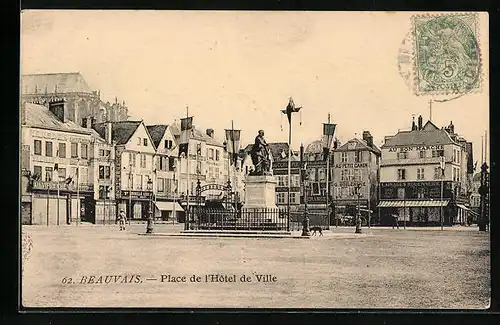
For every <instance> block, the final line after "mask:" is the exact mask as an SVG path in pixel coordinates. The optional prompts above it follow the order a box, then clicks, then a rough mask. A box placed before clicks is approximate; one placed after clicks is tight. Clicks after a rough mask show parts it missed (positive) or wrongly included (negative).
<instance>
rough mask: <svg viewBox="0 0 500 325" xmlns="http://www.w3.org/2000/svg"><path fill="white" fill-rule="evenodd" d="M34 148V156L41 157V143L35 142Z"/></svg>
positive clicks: (39, 141)
mask: <svg viewBox="0 0 500 325" xmlns="http://www.w3.org/2000/svg"><path fill="white" fill-rule="evenodd" d="M34 146H35V150H34V153H35V155H38V156H41V155H42V141H41V140H35V144H34Z"/></svg>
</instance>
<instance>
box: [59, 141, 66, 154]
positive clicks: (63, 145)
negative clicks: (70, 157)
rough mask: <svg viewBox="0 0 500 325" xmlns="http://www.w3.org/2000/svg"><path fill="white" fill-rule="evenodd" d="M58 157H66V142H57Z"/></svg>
mask: <svg viewBox="0 0 500 325" xmlns="http://www.w3.org/2000/svg"><path fill="white" fill-rule="evenodd" d="M59 158H66V143H62V142H61V143H59Z"/></svg>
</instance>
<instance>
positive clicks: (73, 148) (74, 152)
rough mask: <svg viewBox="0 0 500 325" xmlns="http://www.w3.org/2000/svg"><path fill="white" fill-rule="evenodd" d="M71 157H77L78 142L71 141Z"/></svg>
mask: <svg viewBox="0 0 500 325" xmlns="http://www.w3.org/2000/svg"><path fill="white" fill-rule="evenodd" d="M71 158H78V143H73V142H72V143H71Z"/></svg>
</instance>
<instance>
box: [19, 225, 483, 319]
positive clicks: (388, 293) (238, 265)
mask: <svg viewBox="0 0 500 325" xmlns="http://www.w3.org/2000/svg"><path fill="white" fill-rule="evenodd" d="M182 227H183V225H182V224H180V225H165V224H162V225H156V227H155V231H156V233H176V232H179V231H180V230H182ZM332 230H333V231H324V236H322V237H319V236H315V237H311V238H310V239H306V240H302V239H294V238H183V237H169V236H140V235H139V234H140V233H144V231H145V225H144V224H132V225H130V226H128V227H127V229H126V231H119V230H118V226H103V225H89V224H81V225H79V226H74V225H72V226H61V227H44V226H23V235H24V236H29V237H30V238H31V242H32V248H31V250H30V252H29V254H28V255H27V260H26V262H25V263H24V265H23V266H24V271H23V278H22V299H23V304H24V306H26V307H165V308H177V307H189V308H195V307H220V308H223V307H231V308H238V307H243V308H244V307H252V308H419V309H420V308H424V309H426V308H453V309H455V308H460V309H463V308H474V309H482V308H487V307H488V306H489V301H490V238H489V233H486V232H479V231H478V230H477V228H475V227H453V228H447V229H445V230H444V231H440V230H439V228H412V229H410V228H407V229H406V230H403V229H399V230H397V229H396V230H392V229H390V228H371V229H367V228H364V229H363V234H361V235H355V234H354V229H353V228H340V227H339V228H332ZM297 234H299V233H298V232H293V235H297ZM193 275H194V276H195V278H193V279H192V280H194V281H195V282H192V281H191V277H192V276H193ZM242 276H245V278H242ZM183 277H185V278H183ZM196 277H198V278H196ZM70 278H71V279H70ZM232 280H234V282H229V281H232ZM259 280H260V281H259ZM174 281H175V282H174ZM183 281H185V282H183ZM264 281H265V282H264Z"/></svg>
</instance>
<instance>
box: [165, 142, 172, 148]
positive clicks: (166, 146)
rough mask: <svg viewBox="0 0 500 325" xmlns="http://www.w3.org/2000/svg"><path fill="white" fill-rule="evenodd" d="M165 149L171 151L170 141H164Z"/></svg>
mask: <svg viewBox="0 0 500 325" xmlns="http://www.w3.org/2000/svg"><path fill="white" fill-rule="evenodd" d="M165 149H172V140H165Z"/></svg>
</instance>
